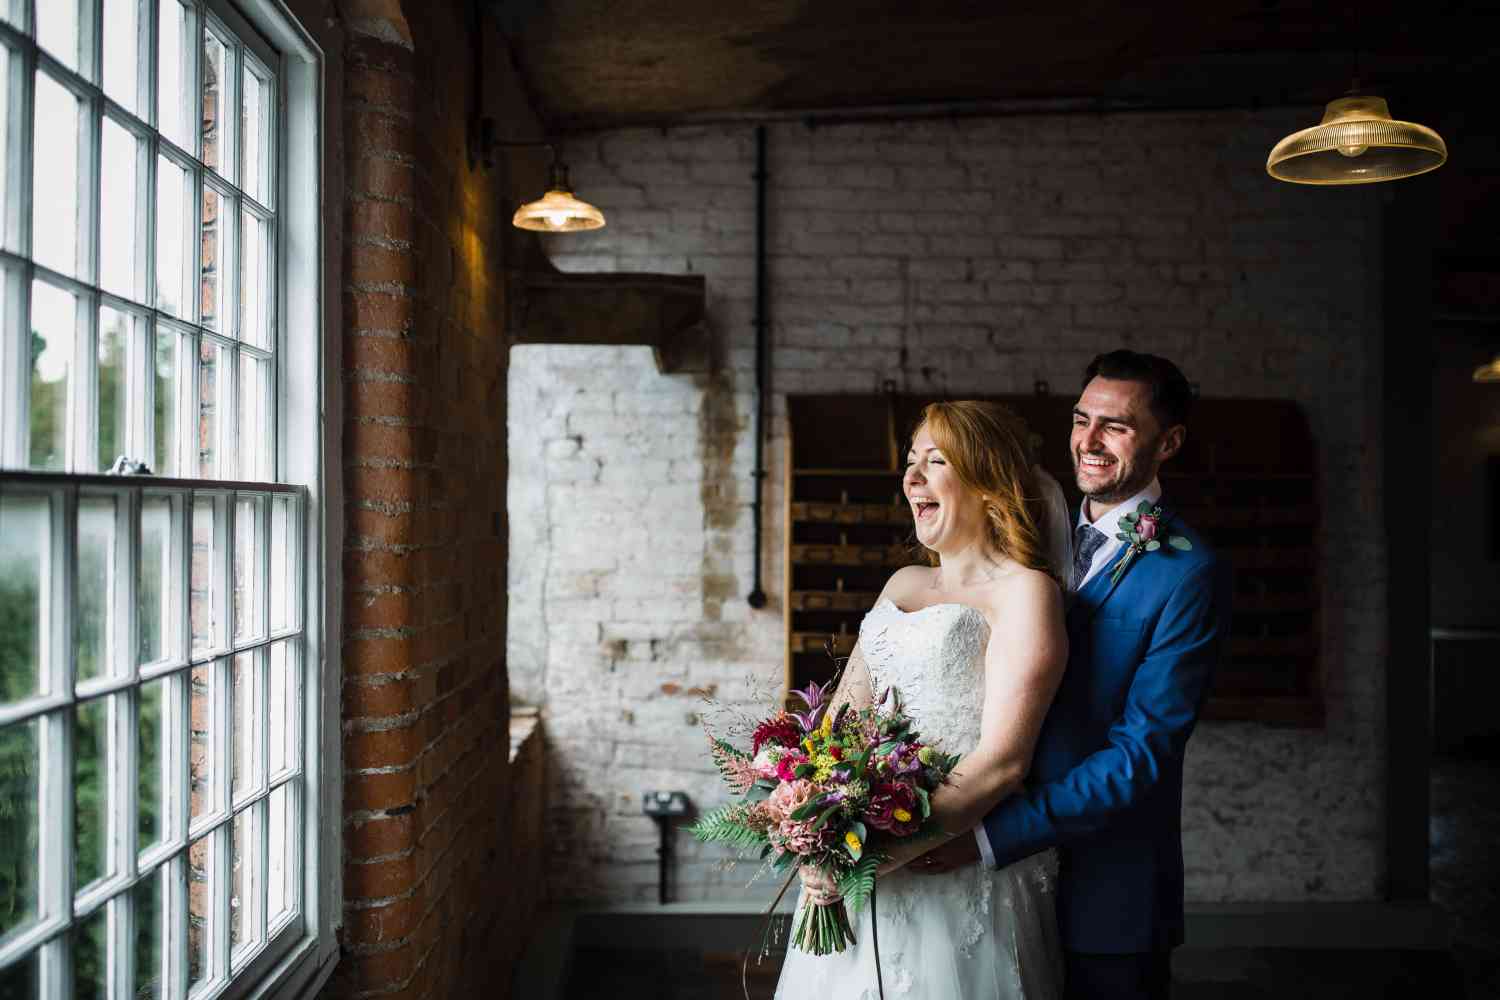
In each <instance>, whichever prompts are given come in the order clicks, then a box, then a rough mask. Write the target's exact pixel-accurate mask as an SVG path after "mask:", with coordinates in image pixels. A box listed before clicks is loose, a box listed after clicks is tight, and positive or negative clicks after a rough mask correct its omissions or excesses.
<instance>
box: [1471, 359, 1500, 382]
mask: <svg viewBox="0 0 1500 1000" xmlns="http://www.w3.org/2000/svg"><path fill="white" fill-rule="evenodd" d="M1474 381H1476V382H1500V354H1497V355H1495V360H1493V361H1491V362H1490V363H1489V364H1487V365H1480V366H1479V367H1478V368H1476V369H1474Z"/></svg>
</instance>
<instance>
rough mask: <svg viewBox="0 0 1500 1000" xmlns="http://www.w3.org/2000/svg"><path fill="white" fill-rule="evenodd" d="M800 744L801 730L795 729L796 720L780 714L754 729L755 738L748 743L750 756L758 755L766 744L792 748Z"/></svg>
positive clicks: (783, 713)
mask: <svg viewBox="0 0 1500 1000" xmlns="http://www.w3.org/2000/svg"><path fill="white" fill-rule="evenodd" d="M800 742H802V730H801V729H799V728H797V720H796V719H793V718H792V717H791V716H790V715H787V714H786V713H785V712H780V713H778V714H776V715H773V716H771V717H770V718H769V719H767V720H766V721H765V722H762V723H761V724H760V725H758V726H756V727H755V736H754V738H753V739H752V741H751V743H750V756H752V757H754V756H755V755H756V754H758V753H760V748H761V747H763V746H765V745H766V744H767V743H775V744H777V745H779V746H784V747H794V746H796V745H797V744H798V743H800Z"/></svg>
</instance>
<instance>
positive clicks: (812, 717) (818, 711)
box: [790, 681, 833, 733]
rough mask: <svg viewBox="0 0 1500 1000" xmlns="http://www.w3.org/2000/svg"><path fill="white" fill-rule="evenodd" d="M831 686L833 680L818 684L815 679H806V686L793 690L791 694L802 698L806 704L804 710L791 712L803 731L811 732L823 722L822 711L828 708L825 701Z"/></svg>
mask: <svg viewBox="0 0 1500 1000" xmlns="http://www.w3.org/2000/svg"><path fill="white" fill-rule="evenodd" d="M831 687H833V681H829V682H828V683H827V684H819V683H818V682H817V681H808V682H807V687H805V688H803V689H802V690H801V691H793V692H792V694H794V695H796V696H797V697H798V698H801V699H802V704H804V705H806V706H807V711H805V712H792V713H790V714H791V716H792V718H794V719H796V720H797V721H798V722H799V723H801V724H802V729H803V731H804V732H808V733H810V732H812V731H813V730H814V729H817V728H818V726H819V725H821V724H822V722H823V713H824V712H826V711H827V710H828V705H827V704H826V703H825V702H826V699H827V697H828V689H829V688H831Z"/></svg>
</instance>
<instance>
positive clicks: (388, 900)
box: [336, 4, 431, 995]
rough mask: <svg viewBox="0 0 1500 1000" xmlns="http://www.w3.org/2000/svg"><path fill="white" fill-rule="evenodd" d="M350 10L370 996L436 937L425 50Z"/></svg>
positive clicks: (356, 729)
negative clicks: (425, 685)
mask: <svg viewBox="0 0 1500 1000" xmlns="http://www.w3.org/2000/svg"><path fill="white" fill-rule="evenodd" d="M348 6H350V7H355V8H364V7H368V6H369V5H368V4H350V5H348ZM344 13H345V20H346V23H347V24H348V25H349V27H350V28H351V33H350V36H349V42H348V46H347V49H346V51H345V58H344V66H345V96H346V99H345V103H344V130H345V136H346V150H347V158H346V163H347V186H346V189H345V229H346V233H347V241H346V248H347V249H346V254H347V259H346V261H345V287H344V316H345V323H346V327H345V335H344V373H343V375H344V381H345V411H344V444H345V449H344V496H345V530H346V534H345V548H344V574H345V585H346V589H345V595H346V605H345V609H344V628H345V640H344V647H343V661H344V684H343V700H344V707H343V718H344V765H345V773H344V826H345V841H344V843H345V865H346V867H345V877H344V894H345V914H344V920H345V924H344V939H343V945H344V957H343V959H342V963H341V967H340V970H339V975H338V977H337V982H336V986H337V989H338V992H340V993H345V994H351V995H359V994H364V993H368V992H389V991H391V990H401V989H403V988H404V987H406V986H407V985H408V984H409V983H410V982H411V980H412V978H413V975H414V973H415V971H416V970H417V968H418V966H419V965H420V963H421V960H422V958H423V955H424V954H425V952H426V951H427V950H429V948H430V947H431V941H430V935H429V940H421V939H420V938H419V936H418V934H417V931H418V928H419V926H420V924H421V918H422V914H423V912H424V911H425V909H426V902H427V901H426V899H425V894H424V892H423V885H422V883H421V879H420V873H419V871H418V859H417V836H416V830H415V822H414V821H415V816H416V804H417V769H418V766H419V762H420V756H421V750H422V746H423V743H424V740H423V737H422V735H421V732H420V726H419V721H420V710H419V702H418V700H417V697H416V690H415V688H416V685H417V680H416V676H415V673H414V669H413V668H414V666H415V665H416V664H417V663H418V661H419V658H418V656H417V654H416V651H415V646H416V643H417V638H416V637H417V634H418V631H419V629H420V625H421V622H420V618H419V615H420V608H419V603H420V590H419V580H418V567H417V561H416V560H415V559H413V558H412V548H411V546H412V542H413V538H414V536H415V528H414V524H415V522H416V519H417V516H418V511H419V510H420V509H421V507H422V506H423V503H422V500H423V496H424V494H425V490H426V478H427V477H426V476H425V475H424V473H423V471H422V469H421V463H420V461H419V458H418V455H417V445H416V438H417V435H418V434H419V430H418V427H417V416H416V406H415V399H414V396H415V393H417V391H418V384H419V379H418V373H417V356H416V355H417V344H416V342H415V341H414V339H413V337H412V327H413V314H414V307H413V303H414V283H415V272H416V258H415V254H414V251H413V245H414V243H415V233H416V222H415V203H414V175H415V154H414V149H413V145H414V136H413V132H414V129H415V110H414V102H415V94H416V76H415V58H414V54H413V51H412V44H411V40H410V36H409V35H405V37H404V38H403V34H404V33H405V23H404V21H398V22H395V21H391V20H390V19H381V18H379V17H377V16H375V15H376V14H378V13H379V12H378V11H376V12H373V13H372V12H371V11H368V10H362V9H357V10H348V9H346V10H345V12H344ZM396 14H397V17H398V19H399V10H397V11H396ZM429 462H430V458H429ZM402 995H405V994H404V993H403V994H402ZM413 995H415V994H413Z"/></svg>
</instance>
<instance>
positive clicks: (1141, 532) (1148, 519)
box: [1135, 514, 1161, 542]
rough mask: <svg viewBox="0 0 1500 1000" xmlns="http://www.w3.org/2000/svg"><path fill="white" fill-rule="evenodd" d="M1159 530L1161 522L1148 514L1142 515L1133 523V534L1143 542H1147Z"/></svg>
mask: <svg viewBox="0 0 1500 1000" xmlns="http://www.w3.org/2000/svg"><path fill="white" fill-rule="evenodd" d="M1160 530H1161V522H1160V521H1159V520H1158V519H1157V518H1155V517H1153V516H1152V515H1150V514H1142V515H1141V516H1140V519H1139V520H1138V521H1136V522H1135V534H1136V537H1137V538H1139V539H1140V540H1141V541H1143V542H1149V541H1151V539H1153V538H1155V537H1156V533H1157V532H1158V531H1160Z"/></svg>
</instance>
